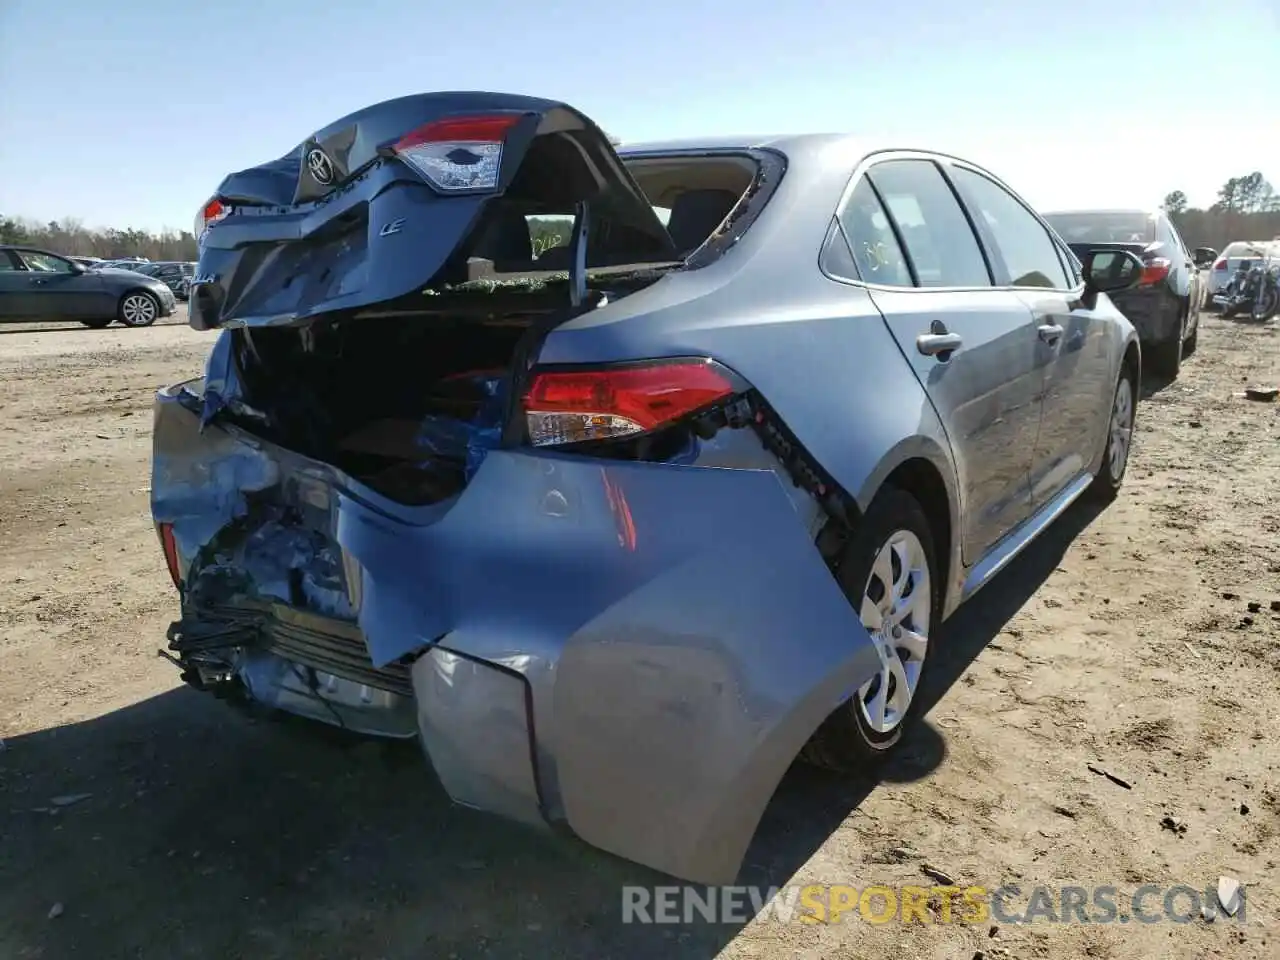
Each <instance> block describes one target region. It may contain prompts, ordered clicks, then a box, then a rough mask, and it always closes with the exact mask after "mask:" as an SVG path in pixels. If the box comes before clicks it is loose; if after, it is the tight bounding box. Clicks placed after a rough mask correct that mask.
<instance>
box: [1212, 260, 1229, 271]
mask: <svg viewBox="0 0 1280 960" xmlns="http://www.w3.org/2000/svg"><path fill="white" fill-rule="evenodd" d="M1213 269H1215V270H1225V269H1227V261H1226V258H1225V257H1224V258H1223V259H1221V260H1219V261H1218V262H1217V263H1215V264H1214V265H1213Z"/></svg>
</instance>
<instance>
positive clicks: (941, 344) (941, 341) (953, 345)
mask: <svg viewBox="0 0 1280 960" xmlns="http://www.w3.org/2000/svg"><path fill="white" fill-rule="evenodd" d="M963 343H964V340H963V339H962V338H961V336H960V334H958V333H922V334H920V336H918V337H916V349H917V350H919V351H920V352H921V353H923V354H924V355H925V356H926V357H936V356H938V355H939V354H942V353H951V352H952V351H954V350H959V349H960V346H961V344H963ZM942 359H944V360H945V359H947V358H946V357H943V358H942Z"/></svg>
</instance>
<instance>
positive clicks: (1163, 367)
mask: <svg viewBox="0 0 1280 960" xmlns="http://www.w3.org/2000/svg"><path fill="white" fill-rule="evenodd" d="M1181 369H1182V333H1181V331H1179V332H1178V333H1177V334H1176V335H1175V336H1174V338H1173V339H1172V340H1169V341H1167V342H1165V343H1155V344H1152V345H1151V372H1152V373H1154V374H1155V375H1156V376H1158V377H1163V378H1164V379H1166V380H1177V379H1178V371H1179V370H1181Z"/></svg>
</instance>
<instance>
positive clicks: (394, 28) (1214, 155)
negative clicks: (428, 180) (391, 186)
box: [0, 0, 1280, 229]
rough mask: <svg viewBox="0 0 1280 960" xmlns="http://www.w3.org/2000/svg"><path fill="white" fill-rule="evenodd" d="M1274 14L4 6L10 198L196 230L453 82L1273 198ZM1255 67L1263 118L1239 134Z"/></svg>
mask: <svg viewBox="0 0 1280 960" xmlns="http://www.w3.org/2000/svg"><path fill="white" fill-rule="evenodd" d="M1278 10H1280V0H1234V2H1232V3H1230V4H1226V5H1224V4H1223V3H1221V2H1215V3H1210V2H1193V0H1158V2H1151V3H1123V2H1117V0H1071V2H1069V3H1061V4H1056V5H1050V4H1048V3H1046V2H1036V0H987V2H986V3H983V2H982V0H976V2H973V0H967V2H960V0H950V2H943V0H917V2H914V3H906V2H896V3H885V4H873V3H870V2H866V0H864V2H859V3H845V4H840V3H832V2H829V0H822V2H817V0H787V2H784V3H777V2H766V0H719V2H709V0H644V2H641V3H634V4H632V3H625V2H624V3H609V2H607V0H605V2H602V0H596V2H588V0H535V2H529V0H521V2H513V0H487V2H483V3H475V4H467V3H446V2H442V0H440V2H422V0H358V2H354V3H345V2H341V0H334V2H323V0H310V2H301V0H201V2H198V3H195V2H190V0H184V2H178V0H170V2H159V0H116V2H114V3H102V2H101V0H93V2H88V0H61V2H58V3H53V4H50V3H47V2H39V0H0V91H4V93H3V94H0V212H3V213H6V214H11V215H20V216H27V217H35V218H39V219H52V218H62V217H67V216H71V217H76V218H78V219H80V220H81V221H83V222H84V223H86V224H87V225H91V226H103V225H111V226H138V227H145V228H150V229H154V228H158V227H161V226H173V227H184V228H187V229H189V228H190V223H191V220H192V217H193V215H194V213H195V210H196V209H197V207H199V206H200V205H201V204H202V203H203V202H204V200H205V199H206V198H207V197H208V195H209V194H210V192H211V191H212V189H213V188H214V187H215V186H216V185H217V184H218V182H219V180H221V178H222V177H223V175H224V174H226V173H228V172H230V171H231V170H235V169H241V168H244V167H247V166H251V165H254V164H256V163H261V162H262V161H264V160H268V159H271V158H273V157H276V156H279V155H280V154H282V153H284V152H286V151H287V150H288V149H289V148H291V147H292V146H293V145H294V144H296V143H297V142H298V141H300V140H302V139H303V138H305V137H306V136H307V135H308V134H309V133H310V132H311V131H312V130H313V129H315V128H317V127H319V126H322V125H324V124H326V123H328V122H330V121H332V120H335V119H337V118H338V117H340V116H342V115H343V114H345V113H348V112H350V111H352V110H354V109H357V108H359V107H362V106H365V105H367V104H369V103H372V102H376V101H378V100H383V99H387V98H389V97H394V96H400V95H402V94H406V93H413V92H421V91H427V90H450V89H453V90H458V89H464V90H465V89H489V90H505V91H511V92H517V93H530V94H536V95H542V96H548V97H555V98H559V99H563V100H566V101H568V102H569V103H571V104H573V105H574V106H576V107H578V108H580V109H582V110H584V111H585V112H586V113H588V114H589V115H591V116H592V117H593V118H594V119H595V120H596V121H597V122H598V123H600V124H601V125H602V126H604V127H605V128H606V129H608V130H610V131H611V132H613V133H615V134H616V135H618V136H620V137H622V138H623V139H624V140H642V139H653V138H661V137H669V136H696V135H699V134H716V133H743V132H747V133H756V132H779V133H784V132H798V131H830V130H844V131H852V132H858V133H867V134H873V135H884V136H886V137H888V138H890V139H891V140H893V141H895V143H896V144H897V145H902V146H915V145H919V146H929V147H938V148H943V149H948V150H951V151H953V152H955V153H958V154H960V155H962V156H965V157H967V158H969V159H972V160H974V161H976V162H978V163H981V164H984V165H985V166H987V167H989V168H990V169H991V170H992V171H994V172H995V173H997V174H998V175H1000V176H1002V177H1004V178H1005V179H1006V180H1008V181H1009V182H1010V183H1011V184H1012V185H1013V186H1014V188H1015V189H1017V190H1019V191H1020V192H1021V193H1022V194H1023V195H1024V196H1026V197H1027V199H1028V200H1030V201H1031V202H1032V203H1033V204H1035V205H1037V206H1039V207H1041V208H1042V209H1052V208H1057V207H1070V206H1089V205H1103V204H1106V205H1110V204H1154V203H1156V202H1158V201H1159V200H1160V198H1161V197H1163V196H1164V194H1165V193H1166V192H1168V191H1169V190H1172V189H1181V190H1184V191H1185V192H1186V193H1187V194H1188V195H1189V197H1190V198H1191V200H1192V202H1193V203H1208V202H1210V201H1212V199H1213V198H1214V196H1215V193H1216V191H1217V188H1218V187H1219V186H1220V185H1221V184H1222V182H1223V181H1224V180H1226V179H1227V177H1229V176H1232V175H1235V174H1241V173H1248V172H1249V171H1251V170H1255V169H1260V170H1261V171H1262V172H1263V174H1264V175H1266V176H1267V177H1268V178H1269V179H1270V180H1271V181H1272V183H1274V184H1275V185H1276V186H1277V188H1278V189H1280V119H1276V114H1275V113H1274V103H1275V96H1274V94H1275V91H1276V89H1277V81H1276V76H1277V73H1276V71H1277V69H1280V60H1278V59H1277V57H1278V56H1280V13H1278V12H1277V11H1278ZM1250 64H1253V65H1254V66H1250ZM1263 64H1265V65H1266V66H1265V68H1264V67H1263V66H1261V65H1263ZM1253 77H1257V78H1258V81H1257V82H1258V85H1259V86H1258V92H1259V96H1260V97H1265V98H1266V101H1267V102H1270V103H1271V104H1272V105H1273V108H1272V109H1273V113H1272V116H1271V118H1270V119H1269V121H1267V122H1264V123H1262V124H1261V125H1260V126H1261V129H1260V130H1255V131H1254V133H1253V134H1252V135H1250V134H1249V133H1247V132H1245V131H1242V130H1241V129H1239V128H1237V129H1235V130H1234V131H1232V132H1230V133H1226V132H1224V131H1223V130H1222V129H1221V127H1220V125H1221V124H1222V123H1223V121H1224V120H1226V119H1228V118H1230V117H1231V116H1232V114H1233V111H1232V109H1231V105H1232V104H1234V103H1236V102H1238V101H1241V100H1244V101H1245V102H1248V99H1247V91H1248V84H1249V82H1250V81H1251V79H1252V78H1253ZM1224 145H1226V146H1224Z"/></svg>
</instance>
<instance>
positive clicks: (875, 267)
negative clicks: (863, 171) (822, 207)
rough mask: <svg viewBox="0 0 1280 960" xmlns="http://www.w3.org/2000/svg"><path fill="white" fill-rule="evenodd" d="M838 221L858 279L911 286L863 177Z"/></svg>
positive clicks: (877, 201)
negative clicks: (847, 244)
mask: <svg viewBox="0 0 1280 960" xmlns="http://www.w3.org/2000/svg"><path fill="white" fill-rule="evenodd" d="M839 220H840V228H841V229H842V230H843V231H844V236H845V239H846V240H847V241H848V243H849V249H850V251H851V252H852V254H853V262H854V263H855V264H856V265H857V268H858V276H859V277H860V278H861V279H863V280H865V281H866V282H867V283H879V284H884V285H885V286H890V287H910V286H912V282H911V269H910V268H909V267H908V266H907V258H906V257H905V256H903V254H902V247H900V246H899V245H898V238H897V237H895V236H894V234H893V227H892V226H891V225H890V223H889V218H888V217H886V216H885V214H884V208H883V207H882V206H881V205H880V199H879V198H878V197H877V196H876V192H875V191H874V190H873V189H871V184H870V183H868V182H867V178H866V177H861V178H859V180H858V183H857V186H855V187H854V188H853V193H851V194H850V195H849V199H848V201H847V202H846V203H845V205H844V209H843V210H841V211H840V217H839Z"/></svg>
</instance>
